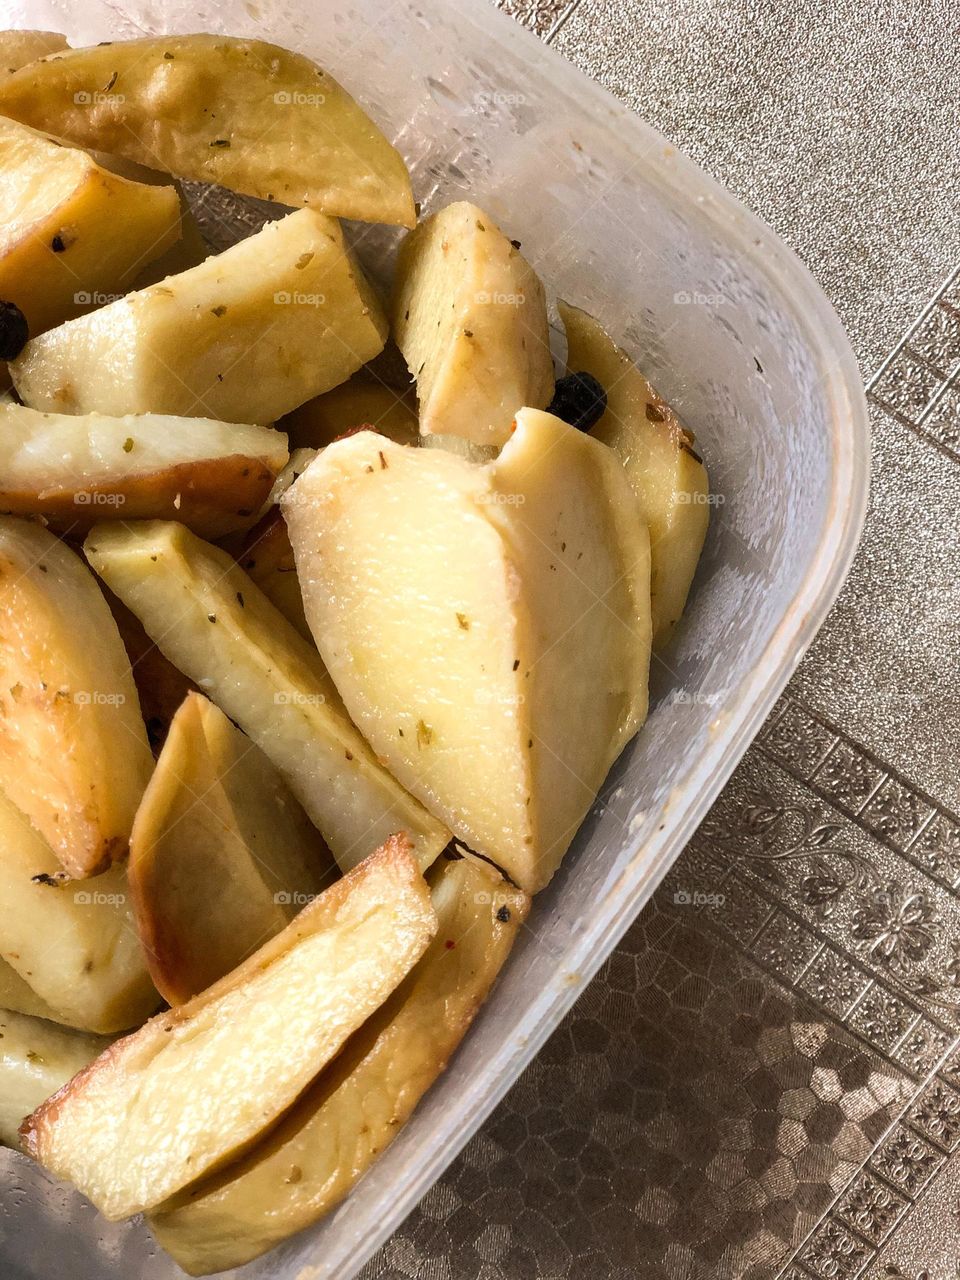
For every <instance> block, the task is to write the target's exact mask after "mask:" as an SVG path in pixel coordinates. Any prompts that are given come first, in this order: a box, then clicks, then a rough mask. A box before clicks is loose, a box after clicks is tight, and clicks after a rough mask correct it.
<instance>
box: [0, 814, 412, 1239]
mask: <svg viewBox="0 0 960 1280" xmlns="http://www.w3.org/2000/svg"><path fill="white" fill-rule="evenodd" d="M436 927H437V918H436V914H435V913H434V910H433V907H432V906H431V904H430V893H429V890H428V888H427V885H426V882H425V881H424V879H423V877H422V876H421V874H420V872H419V870H418V869H417V864H416V862H415V861H414V859H413V857H412V855H411V854H410V851H409V845H408V843H407V842H406V841H405V840H403V839H401V838H391V840H390V841H388V842H387V844H386V845H384V847H383V848H382V849H380V850H378V851H377V852H376V853H375V854H372V855H371V856H370V857H369V858H367V859H366V860H365V861H364V862H363V863H361V864H360V866H359V867H357V868H356V869H355V870H354V871H353V872H351V873H350V874H349V875H347V876H344V878H343V879H342V880H338V881H337V882H336V883H335V884H334V885H332V886H331V887H330V888H329V889H327V891H326V892H325V893H323V894H322V895H321V896H320V897H319V898H316V899H315V900H314V901H313V902H311V903H309V904H308V905H307V906H306V907H304V909H303V911H301V912H300V914H299V915H298V916H297V917H296V919H294V920H293V921H291V923H290V924H288V925H287V927H286V928H285V929H284V930H283V931H282V933H279V934H277V936H276V937H274V938H272V939H271V940H270V941H269V942H267V943H265V944H264V946H263V947H261V948H260V950H259V951H257V952H255V953H254V954H253V955H252V956H251V957H250V958H249V959H248V960H246V961H245V962H244V963H243V964H242V965H241V966H240V967H239V968H238V969H235V970H234V971H233V972H232V973H230V974H228V975H227V976H226V977H225V978H223V979H221V981H220V982H218V983H216V984H215V985H214V986H212V987H210V988H209V989H208V990H207V991H204V992H203V993H202V994H201V995H199V996H197V997H195V998H194V999H193V1000H191V1001H190V1002H189V1003H188V1004H185V1005H181V1006H180V1007H179V1008H178V1009H174V1010H171V1011H170V1012H169V1013H163V1014H160V1015H158V1016H157V1017H156V1018H153V1019H152V1020H151V1021H150V1022H148V1023H147V1024H146V1026H144V1027H142V1028H141V1029H140V1030H139V1031H137V1032H135V1033H134V1034H133V1035H132V1036H128V1037H127V1038H126V1039H124V1040H119V1041H117V1042H116V1044H114V1045H112V1046H111V1047H110V1048H109V1049H108V1050H107V1051H106V1053H104V1054H102V1055H101V1056H100V1057H99V1058H98V1059H97V1060H96V1061H95V1062H93V1063H92V1064H91V1065H90V1066H89V1067H88V1068H87V1069H86V1070H85V1071H83V1072H81V1074H80V1075H78V1076H76V1077H75V1078H74V1079H73V1080H72V1081H71V1082H70V1084H68V1085H67V1086H66V1087H65V1088H63V1089H61V1090H60V1091H59V1093H56V1094H54V1096H53V1097H52V1098H50V1099H49V1100H48V1101H47V1102H45V1103H44V1104H43V1105H42V1106H41V1107H40V1108H39V1109H38V1110H37V1111H35V1112H34V1113H33V1115H32V1116H30V1117H29V1118H28V1119H27V1120H26V1121H24V1124H23V1127H22V1128H21V1137H22V1140H23V1145H24V1148H25V1150H26V1151H28V1152H29V1154H30V1155H32V1156H34V1157H35V1158H36V1159H37V1160H39V1161H40V1163H41V1164H43V1165H45V1166H46V1167H47V1168H48V1169H50V1171H51V1172H52V1173H54V1174H56V1175H57V1176H58V1177H61V1178H65V1179H67V1180H69V1181H71V1182H73V1183H74V1184H75V1185H76V1186H77V1187H78V1188H79V1189H80V1190H81V1191H82V1192H83V1193H84V1195H86V1196H87V1197H88V1198H89V1199H90V1200H92V1201H93V1203H94V1204H95V1205H96V1206H97V1207H98V1208H99V1209H100V1211H101V1212H102V1213H103V1214H104V1215H105V1216H106V1217H107V1218H110V1219H116V1218H125V1217H128V1216H129V1215H131V1214H134V1213H139V1212H141V1211H142V1210H144V1209H149V1208H152V1207H153V1206H155V1205H157V1204H160V1203H161V1202H162V1201H163V1200H166V1199H167V1198H168V1197H169V1196H171V1195H173V1194H174V1193H175V1192H176V1191H179V1190H180V1189H181V1188H182V1187H184V1186H187V1185H188V1184H189V1183H191V1182H194V1181H196V1180H197V1179H198V1178H200V1177H202V1176H203V1175H204V1174H205V1173H207V1172H210V1171H211V1170H213V1169H215V1168H217V1167H218V1166H220V1165H221V1164H222V1163H224V1162H225V1161H226V1160H228V1159H229V1158H230V1157H231V1156H235V1155H238V1154H240V1153H241V1152H242V1151H243V1150H244V1149H245V1148H246V1147H247V1146H248V1145H249V1144H250V1143H251V1142H252V1141H253V1140H254V1139H255V1138H256V1137H257V1136H258V1135H259V1134H260V1133H261V1132H263V1130H264V1129H267V1128H268V1127H269V1126H270V1125H271V1124H272V1123H273V1122H274V1121H275V1120H276V1119H277V1117H278V1116H280V1115H281V1114H282V1113H283V1112H284V1111H285V1110H286V1109H287V1107H289V1106H290V1105H291V1104H292V1103H293V1102H294V1101H295V1100H296V1098H297V1097H298V1096H299V1095H300V1093H301V1092H302V1091H303V1090H304V1089H305V1088H306V1086H307V1085H308V1084H309V1083H310V1082H311V1080H312V1079H313V1078H314V1077H315V1076H316V1075H317V1073H318V1072H319V1071H320V1070H322V1068H323V1067H324V1066H325V1065H326V1064H327V1063H328V1062H329V1061H330V1060H331V1059H332V1058H333V1057H334V1055H335V1054H336V1053H338V1052H339V1050H340V1049H341V1047H342V1046H343V1044H344V1043H345V1041H346V1040H347V1039H348V1037H349V1036H350V1035H351V1034H352V1033H353V1032H354V1031H355V1030H356V1029H357V1028H358V1027H359V1026H361V1025H362V1024H363V1022H364V1021H365V1020H366V1019H367V1018H368V1017H369V1016H370V1015H371V1014H372V1013H373V1012H374V1011H375V1010H376V1009H378V1008H379V1007H380V1005H381V1004H382V1003H383V1001H384V1000H385V999H386V998H387V996H389V995H390V993H391V992H392V991H393V990H394V989H395V988H396V987H397V985H398V984H399V983H400V982H401V981H402V980H403V978H405V977H406V975H407V973H408V972H409V971H410V969H411V968H412V967H413V965H414V964H415V963H416V962H417V960H418V959H419V958H420V956H421V955H422V954H423V952H424V950H425V949H426V947H427V945H428V944H429V941H430V939H431V937H432V936H433V934H434V933H435V932H436Z"/></svg>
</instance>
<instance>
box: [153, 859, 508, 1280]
mask: <svg viewBox="0 0 960 1280" xmlns="http://www.w3.org/2000/svg"><path fill="white" fill-rule="evenodd" d="M429 881H430V885H431V888H432V897H433V907H434V910H435V911H436V913H437V919H438V921H439V925H438V929H437V933H436V936H435V937H434V940H433V942H431V944H430V946H429V948H428V949H427V951H426V952H425V953H424V955H423V957H422V958H421V959H420V960H419V961H418V963H417V965H416V966H415V968H414V969H413V970H412V971H411V972H410V974H409V975H408V976H407V978H406V979H405V980H404V982H403V983H402V984H401V985H400V986H399V987H398V988H397V990H396V991H395V992H394V993H393V995H392V996H391V997H390V999H389V1000H388V1001H387V1002H386V1003H385V1004H384V1005H383V1006H382V1007H381V1008H380V1009H379V1010H378V1011H377V1013H375V1014H374V1016H373V1017H372V1018H370V1019H369V1020H368V1021H367V1022H366V1023H364V1025H363V1026H362V1027H361V1028H360V1030H359V1031H357V1032H356V1033H355V1034H354V1035H353V1037H352V1038H351V1039H350V1040H349V1041H348V1043H347V1045H346V1046H345V1048H344V1050H343V1052H342V1053H341V1054H340V1056H339V1057H338V1058H337V1059H336V1061H335V1062H333V1063H332V1064H331V1065H330V1066H329V1067H328V1068H327V1069H326V1070H325V1071H324V1072H322V1073H321V1074H320V1076H319V1077H318V1078H317V1079H316V1080H315V1081H314V1083H313V1084H312V1085H311V1086H310V1088H309V1089H308V1090H307V1092H306V1093H305V1094H304V1095H303V1097H302V1098H301V1099H300V1100H299V1101H298V1102H297V1103H296V1105H295V1106H294V1107H293V1109H292V1110H291V1111H290V1112H289V1113H288V1115H286V1116H284V1118H283V1119H282V1120H281V1121H280V1123H279V1124H278V1125H277V1127H276V1128H275V1129H272V1130H271V1131H270V1132H269V1133H267V1134H265V1135H264V1136H263V1137H262V1138H261V1139H260V1141H259V1142H258V1143H257V1144H256V1146H254V1147H253V1148H252V1149H251V1150H250V1151H249V1152H248V1153H247V1154H246V1155H245V1156H243V1157H241V1159H240V1160H239V1161H237V1162H236V1163H234V1164H231V1165H228V1166H227V1167H226V1168H225V1169H223V1170H222V1171H221V1172H219V1173H216V1174H214V1175H212V1176H211V1177H210V1178H208V1179H205V1180H203V1181H202V1182H199V1183H197V1184H196V1185H195V1186H193V1187H190V1188H188V1189H186V1190H185V1191H183V1192H181V1193H180V1194H179V1195H178V1196H177V1197H175V1198H174V1199H173V1200H172V1201H170V1202H168V1203H167V1204H166V1205H163V1206H161V1208H160V1209H159V1210H156V1211H155V1212H154V1213H153V1214H152V1215H151V1217H150V1226H151V1228H152V1230H153V1233H154V1235H155V1236H156V1238H157V1240H158V1242H159V1243H160V1244H161V1245H162V1246H163V1248H164V1249H166V1250H167V1252H168V1253H170V1254H172V1255H173V1258H174V1260H175V1261H176V1262H177V1263H178V1264H179V1265H180V1266H181V1267H182V1268H183V1269H184V1270H185V1271H186V1272H188V1274H190V1275H205V1274H207V1273H209V1272H213V1271H221V1270H225V1269H226V1268H228V1267H238V1266H242V1265H243V1263H245V1262H249V1261H250V1260H251V1259H252V1258H256V1257H259V1256H260V1254H262V1253H264V1252H266V1250H267V1249H269V1248H271V1247H272V1246H273V1245H275V1244H278V1243H279V1242H280V1241H281V1240H283V1239H285V1238H286V1237H287V1236H289V1235H292V1234H293V1233H294V1232H296V1231H300V1230H302V1229H303V1228H304V1227H307V1226H310V1225H311V1224H312V1223H314V1222H316V1221H317V1220H318V1219H319V1218H321V1217H323V1216H324V1214H326V1213H329V1212H330V1211H331V1210H332V1209H334V1208H336V1206H337V1205H338V1204H339V1203H340V1201H341V1200H342V1199H343V1198H344V1196H346V1195H347V1193H348V1192H349V1191H350V1189H351V1187H352V1186H353V1185H354V1184H355V1183H356V1182H357V1181H358V1179H359V1178H360V1177H361V1176H362V1175H363V1174H364V1173H365V1172H366V1170H367V1169H368V1168H369V1167H370V1165H371V1164H372V1163H373V1161H374V1160H375V1159H376V1158H377V1156H378V1155H380V1153H381V1152H382V1151H383V1150H384V1149H385V1148H386V1147H388V1146H389V1145H390V1143H391V1142H392V1141H393V1139H394V1138H395V1137H396V1135H397V1134H398V1133H399V1131H400V1127H401V1126H402V1125H403V1124H404V1123H405V1122H406V1121H407V1120H408V1119H409V1117H410V1115H411V1113H412V1112H413V1110H414V1108H415V1107H416V1105H417V1103H418V1102H419V1101H420V1099H421V1097H422V1096H423V1095H424V1093H425V1092H426V1091H427V1089H428V1088H429V1087H430V1085H431V1084H433V1082H434V1080H436V1078H437V1076H438V1075H440V1073H441V1072H442V1071H443V1069H444V1067H445V1066H446V1064H447V1062H448V1061H449V1059H450V1056H451V1054H452V1053H453V1051H454V1050H455V1049H456V1047H457V1045H458V1044H459V1043H460V1041H461V1039H462V1038H463V1036H464V1034H465V1032H466V1030H467V1028H468V1027H469V1025H470V1023H471V1022H472V1021H473V1019H474V1016H475V1015H476V1013H477V1010H478V1009H479V1008H480V1006H481V1004H482V1003H483V1001H484V1000H485V999H486V996H487V993H488V992H489V990H490V988H491V986H492V985H493V982H494V980H495V978H496V976H497V974H498V972H499V971H500V969H501V967H502V966H503V964H504V962H505V960H506V958H507V956H508V955H509V953H510V949H511V947H512V946H513V942H514V939H515V937H516V935H517V932H518V931H519V929H520V925H521V924H522V922H523V920H524V919H525V917H526V914H527V910H528V907H529V899H528V898H527V897H526V895H525V894H523V893H521V892H520V891H519V890H517V889H514V888H512V887H511V886H510V885H508V884H507V883H506V882H505V881H504V880H502V879H501V877H500V876H499V875H497V873H496V872H495V871H494V870H493V869H492V868H491V867H490V866H489V865H488V864H487V863H483V862H481V861H480V860H479V859H475V858H464V859H461V860H459V861H457V862H448V861H447V860H446V859H441V860H440V861H439V862H438V863H437V865H436V866H435V867H434V868H433V869H432V870H431V873H430V876H429Z"/></svg>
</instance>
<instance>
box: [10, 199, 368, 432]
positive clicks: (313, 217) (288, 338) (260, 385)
mask: <svg viewBox="0 0 960 1280" xmlns="http://www.w3.org/2000/svg"><path fill="white" fill-rule="evenodd" d="M386 333H387V322H386V318H385V316H384V315H383V313H382V310H381V308H380V304H379V302H378V301H377V298H376V296H375V294H374V292H373V289H372V287H371V286H370V284H369V283H368V282H367V280H366V278H365V277H364V275H363V272H362V271H361V269H360V266H359V264H358V263H357V262H356V260H355V259H354V257H353V256H352V254H351V253H350V252H349V250H348V249H347V246H346V243H345V241H344V238H343V231H342V229H341V227H340V224H339V223H338V222H337V221H336V220H335V219H333V218H327V217H325V216H324V215H323V214H322V213H314V212H313V210H311V209H300V210H298V211H297V212H296V213H291V214H288V215H287V217H285V218H281V219H279V221H277V222H269V223H267V224H266V226H264V227H263V229H262V230H260V231H258V232H257V233H256V234H255V235H252V236H249V237H248V238H247V239H246V240H241V241H240V242H239V244H235V245H233V246H231V248H229V249H225V250H224V251H223V253H220V254H217V255H216V256H215V257H211V258H207V259H205V260H204V261H203V262H201V263H200V264H199V265H198V266H196V267H191V268H190V270H189V271H184V272H181V274H180V275H177V276H168V277H167V278H166V279H165V280H162V281H161V282H160V283H159V284H154V285H150V286H149V287H148V288H146V289H141V290H139V291H138V292H136V293H129V294H127V295H126V296H125V297H123V298H118V299H117V300H116V301H115V302H111V303H109V304H108V305H107V306H105V307H100V308H99V310H97V311H93V312H91V313H90V314H89V315H85V316H80V317H79V318H78V319H76V320H71V321H70V322H69V323H68V324H63V325H60V326H58V327H57V328H56V329H51V330H50V331H49V332H47V333H43V334H41V335H40V336H39V337H37V338H33V339H32V340H31V341H30V342H28V343H27V345H26V346H25V347H24V349H23V351H22V352H21V353H20V355H19V356H18V357H17V359H16V360H14V361H11V363H10V373H11V376H12V378H13V381H14V385H15V387H16V389H17V391H18V393H19V395H20V398H21V400H23V401H24V403H25V404H28V405H30V406H31V407H32V408H34V409H43V410H45V411H47V412H49V413H95V412H96V413H105V414H111V415H113V416H116V417H122V416H123V415H124V414H128V413H167V414H177V415H182V416H186V417H194V418H218V419H220V420H221V421H223V422H255V423H264V424H267V423H271V422H273V421H274V420H275V419H276V418H279V417H280V416H281V415H282V414H284V413H288V412H289V411H290V410H291V409H294V408H296V406H297V405H299V404H302V403H303V402H304V400H309V399H310V398H311V396H315V395H319V394H320V392H322V391H327V390H328V389H329V388H330V387H334V386H336V385H337V383H339V382H343V380H344V379H345V378H348V377H349V376H350V374H352V373H353V372H354V371H355V370H356V369H358V368H359V366H360V365H361V364H362V363H363V362H364V360H367V359H369V358H370V357H371V356H373V355H376V353H377V352H378V351H379V350H380V349H381V348H382V346H383V343H384V340H385V338H386Z"/></svg>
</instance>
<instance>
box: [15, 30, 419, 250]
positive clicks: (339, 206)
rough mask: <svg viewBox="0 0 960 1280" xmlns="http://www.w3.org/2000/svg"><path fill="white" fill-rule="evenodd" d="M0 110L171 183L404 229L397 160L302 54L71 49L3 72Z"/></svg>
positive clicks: (152, 41) (154, 47)
mask: <svg viewBox="0 0 960 1280" xmlns="http://www.w3.org/2000/svg"><path fill="white" fill-rule="evenodd" d="M105 86H109V87H108V88H105ZM210 104H215V110H211V107H210ZM0 112H2V113H3V114H4V115H7V116H11V117H12V118H13V119H15V120H22V121H24V122H25V123H26V124H32V125H34V126H35V127H37V128H41V129H49V130H50V131H51V132H52V133H55V134H57V136H58V137H61V138H67V139H68V140H69V141H71V142H75V143H78V144H79V145H80V146H87V147H99V148H101V149H102V150H104V151H110V152H114V153H115V154H116V155H119V156H125V157H126V158H127V159H129V160H135V161H138V162H139V163H140V164H145V165H150V166H151V167H152V168H154V169H163V170H165V171H166V172H167V173H172V174H174V175H175V176H176V177H178V178H190V179H192V180H194V181H197V182H214V183H217V184H218V185H220V186H222V187H230V188H231V189H232V190H234V191H240V192H243V193H244V194H245V195H248V196H259V197H260V198H261V199H263V200H277V201H279V202H280V203H281V204H289V205H307V206H309V207H311V208H314V209H317V210H319V211H321V212H323V213H327V214H332V215H333V216H334V217H338V218H357V219H359V220H360V221H361V222H388V223H399V224H400V225H401V226H405V227H412V226H413V224H414V222H415V221H416V216H415V214H414V207H413V193H412V191H411V188H410V175H409V174H408V173H407V168H406V165H405V164H404V162H403V160H402V158H401V157H400V155H399V153H398V152H397V151H396V150H395V149H394V148H393V147H392V146H391V145H390V143H389V142H388V141H387V139H386V138H385V137H384V136H383V134H382V133H381V132H380V130H379V129H378V128H377V127H376V125H375V124H374V123H373V121H372V120H371V119H370V117H369V116H368V115H367V114H366V112H365V111H363V110H362V108H361V107H360V106H358V104H357V103H356V102H355V101H354V100H353V98H351V97H350V95H349V94H348V93H347V92H346V91H345V90H344V89H343V88H341V86H340V85H339V84H337V82H336V80H334V79H333V77H332V76H330V75H328V74H327V73H326V72H325V71H323V70H321V68H320V67H318V66H317V65H316V64H315V63H313V62H311V61H310V60H309V59H308V58H304V57H302V56H301V55H300V54H297V53H291V52H289V51H288V50H287V49H281V48H280V47H279V46H277V45H273V44H266V43H265V42H264V41H262V40H241V39H235V38H233V37H230V36H215V35H187V36H172V35H168V36H160V37H153V36H151V37H148V38H146V39H143V40H130V41H124V42H123V43H122V44H107V45H98V46H97V47H96V48H93V49H71V50H68V51H67V52H66V53H62V54H56V55H54V56H53V57H51V58H46V59H45V60H44V61H42V62H40V63H35V64H33V65H32V66H30V67H25V68H24V69H23V70H22V71H21V72H19V73H17V74H15V75H12V76H9V77H8V78H7V80H6V81H5V82H4V83H3V92H2V95H0Z"/></svg>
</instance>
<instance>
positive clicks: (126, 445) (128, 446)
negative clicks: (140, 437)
mask: <svg viewBox="0 0 960 1280" xmlns="http://www.w3.org/2000/svg"><path fill="white" fill-rule="evenodd" d="M123 452H124V453H133V436H127V438H126V440H124V442H123Z"/></svg>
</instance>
